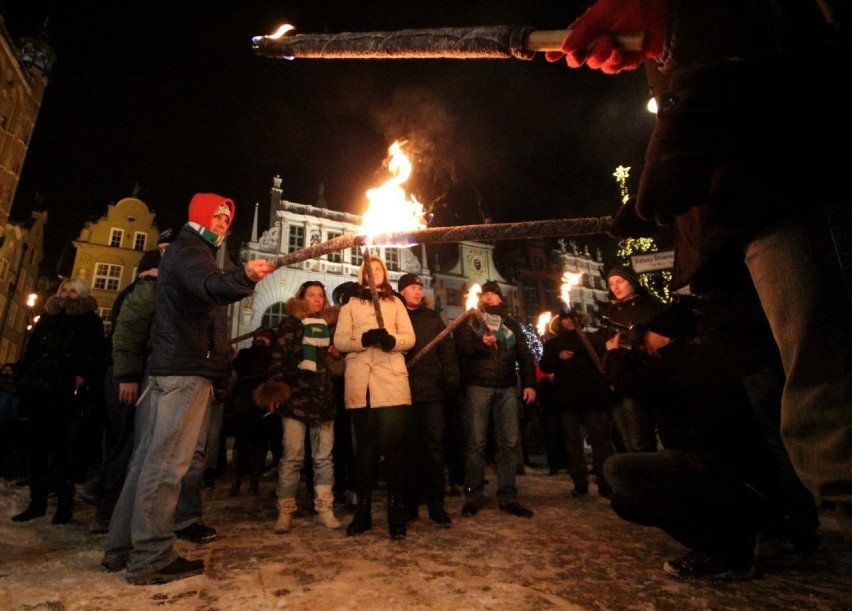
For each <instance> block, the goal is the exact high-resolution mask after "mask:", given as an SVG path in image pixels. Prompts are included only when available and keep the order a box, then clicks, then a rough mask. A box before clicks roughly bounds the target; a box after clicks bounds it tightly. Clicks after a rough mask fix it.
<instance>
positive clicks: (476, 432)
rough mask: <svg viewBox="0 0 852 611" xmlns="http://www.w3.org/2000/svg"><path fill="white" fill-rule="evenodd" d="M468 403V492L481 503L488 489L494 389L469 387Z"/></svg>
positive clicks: (465, 423)
mask: <svg viewBox="0 0 852 611" xmlns="http://www.w3.org/2000/svg"><path fill="white" fill-rule="evenodd" d="M466 392H467V396H466V400H465V404H464V432H465V440H466V441H465V443H466V448H467V449H466V452H465V465H464V491H465V496H466V497H467V498H469V499H473V500H476V501H478V500H480V499H482V494H483V492H484V490H485V442H486V439H487V437H488V419H489V417H490V415H491V398H492V395H493V389H491V388H485V387H482V386H468V387H467V391H466ZM512 453H513V454H514V449H513V450H512Z"/></svg>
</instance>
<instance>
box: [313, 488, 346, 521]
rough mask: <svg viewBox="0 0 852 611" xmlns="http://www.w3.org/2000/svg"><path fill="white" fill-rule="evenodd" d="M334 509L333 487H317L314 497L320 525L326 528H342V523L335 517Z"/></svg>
mask: <svg viewBox="0 0 852 611" xmlns="http://www.w3.org/2000/svg"><path fill="white" fill-rule="evenodd" d="M333 507H334V495H333V494H332V493H331V486H327V485H321V486H317V487H316V495H315V496H314V509H316V511H317V518H318V519H319V521H320V524H322V525H323V526H325V527H326V528H340V522H338V521H337V518H335V517H334V511H333V510H332V509H333Z"/></svg>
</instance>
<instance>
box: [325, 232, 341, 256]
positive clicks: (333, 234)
mask: <svg viewBox="0 0 852 611" xmlns="http://www.w3.org/2000/svg"><path fill="white" fill-rule="evenodd" d="M342 235H343V234H342V233H340V232H339V231H329V232H327V233H326V234H325V239H326V240H333V239H334V238H339V237H340V236H342ZM326 258H327V259H328V262H329V263H343V252H342V251H339V250H335V251H334V252H330V253H328V255H326Z"/></svg>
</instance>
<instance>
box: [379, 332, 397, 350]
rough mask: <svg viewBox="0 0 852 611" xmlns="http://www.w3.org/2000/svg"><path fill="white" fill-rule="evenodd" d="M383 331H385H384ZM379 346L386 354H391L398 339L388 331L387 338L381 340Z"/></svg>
mask: <svg viewBox="0 0 852 611" xmlns="http://www.w3.org/2000/svg"><path fill="white" fill-rule="evenodd" d="M382 331H385V330H384V329H382ZM379 345H380V346H381V347H382V350H384V351H385V352H390V351H391V350H393V348H394V346H396V338H395V337H394V336H393V335H391V334H390V333H388V332H387V331H385V336H384V337H383V338H382V339H381V341H380V342H379Z"/></svg>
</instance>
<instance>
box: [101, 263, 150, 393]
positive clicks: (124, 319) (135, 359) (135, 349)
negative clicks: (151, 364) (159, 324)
mask: <svg viewBox="0 0 852 611" xmlns="http://www.w3.org/2000/svg"><path fill="white" fill-rule="evenodd" d="M130 286H132V287H133V289H132V290H131V291H130V292H128V293H127V295H126V296H125V298H124V299H123V303H122V306H121V309H120V311H119V313H118V316H117V317H116V318H115V321H114V323H113V329H112V362H113V375H115V379H116V380H118V381H119V382H141V381H142V378H143V376H144V375H145V362H146V360H147V358H148V355H149V354H150V352H151V339H152V338H151V325H152V323H153V321H154V311H155V308H156V302H157V281H156V278H153V277H146V278H142V279H140V280H137V281H136V282H134V283H133V284H131V285H130ZM113 312H115V310H113Z"/></svg>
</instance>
